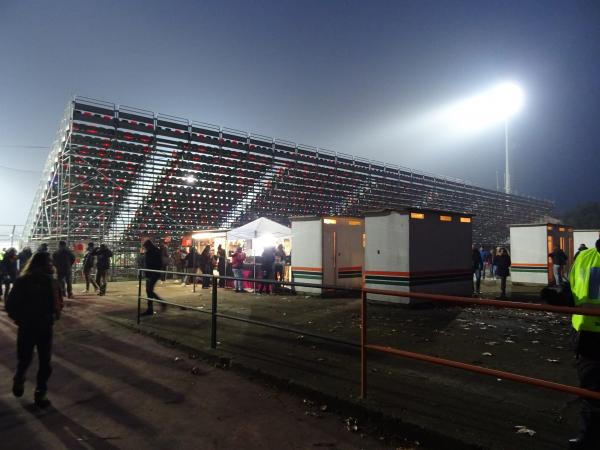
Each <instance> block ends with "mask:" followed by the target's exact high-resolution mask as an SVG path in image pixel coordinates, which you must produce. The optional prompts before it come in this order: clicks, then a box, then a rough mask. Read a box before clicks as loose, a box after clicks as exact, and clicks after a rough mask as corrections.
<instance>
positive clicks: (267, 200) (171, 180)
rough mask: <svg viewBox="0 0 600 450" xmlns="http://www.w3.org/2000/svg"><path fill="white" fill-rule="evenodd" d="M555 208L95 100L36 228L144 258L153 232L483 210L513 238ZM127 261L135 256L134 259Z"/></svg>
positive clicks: (479, 227) (62, 146)
mask: <svg viewBox="0 0 600 450" xmlns="http://www.w3.org/2000/svg"><path fill="white" fill-rule="evenodd" d="M552 207H553V205H552V203H551V202H549V201H546V200H539V199H535V198H531V197H525V196H517V195H507V194H504V193H502V192H497V191H494V190H490V189H484V188H482V187H479V186H475V185H472V184H469V183H467V182H465V181H461V180H458V179H453V178H448V177H443V176H438V175H432V174H426V173H422V172H417V171H414V170H410V169H407V168H403V167H399V166H395V165H393V164H387V163H381V162H375V161H370V160H367V159H364V158H359V157H356V156H351V155H348V154H343V153H338V152H332V151H327V150H323V149H321V148H315V147H310V146H305V145H297V144H295V143H293V142H288V141H284V140H280V139H272V138H269V137H266V136H261V135H258V134H254V133H247V132H243V131H238V130H234V129H230V128H224V127H220V126H216V125H210V124H207V123H202V122H195V121H190V120H187V119H181V118H178V117H173V116H168V115H164V114H156V113H153V112H151V111H146V110H142V109H138V108H132V107H126V106H122V105H121V106H119V105H115V104H113V103H107V102H103V101H98V100H93V99H89V98H85V97H75V98H73V99H72V100H71V101H70V102H69V104H68V107H67V109H66V112H65V115H64V117H63V119H62V121H61V124H60V128H59V130H58V134H57V138H56V141H55V142H54V145H53V146H52V149H51V151H50V154H49V156H48V160H47V162H46V166H45V169H44V174H43V177H42V180H41V183H40V186H39V188H38V191H37V194H36V197H35V199H34V202H33V205H32V207H31V211H30V214H29V217H28V220H27V223H26V226H25V230H24V236H25V238H24V240H25V241H26V242H28V243H30V244H32V245H34V246H35V245H36V243H39V242H41V241H44V242H47V243H49V244H50V245H53V243H55V242H56V241H58V240H61V239H62V240H67V241H69V242H70V243H71V244H75V243H78V242H85V241H88V240H95V241H103V242H107V243H108V244H109V245H111V246H112V247H113V248H114V249H115V250H116V253H117V254H120V255H123V256H124V257H127V256H126V255H134V254H135V253H137V252H138V251H139V246H140V240H141V239H143V238H145V237H146V236H151V237H161V238H169V237H170V238H171V242H173V245H178V243H179V242H180V239H181V237H182V236H183V235H184V234H186V233H189V232H191V231H197V230H203V229H227V228H230V227H234V226H238V225H241V224H244V223H247V222H249V221H251V220H253V219H256V218H257V217H261V216H263V217H268V218H270V219H273V220H276V221H278V222H281V223H284V224H289V217H292V216H305V215H310V216H315V215H327V216H334V215H345V216H357V215H360V214H361V212H363V211H366V210H373V209H382V208H392V209H406V208H414V209H436V210H444V211H456V212H464V213H467V214H472V215H474V216H475V217H474V221H473V229H474V240H475V241H477V242H484V243H489V244H497V243H502V242H506V240H507V239H508V234H509V229H508V224H509V223H527V222H530V221H531V222H534V221H539V220H540V219H541V218H542V217H544V216H546V215H548V214H549V212H550V211H551V209H552ZM123 262H126V261H125V260H123Z"/></svg>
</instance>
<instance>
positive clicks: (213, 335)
mask: <svg viewBox="0 0 600 450" xmlns="http://www.w3.org/2000/svg"><path fill="white" fill-rule="evenodd" d="M210 348H217V277H215V276H214V275H213V277H212V306H211V322H210Z"/></svg>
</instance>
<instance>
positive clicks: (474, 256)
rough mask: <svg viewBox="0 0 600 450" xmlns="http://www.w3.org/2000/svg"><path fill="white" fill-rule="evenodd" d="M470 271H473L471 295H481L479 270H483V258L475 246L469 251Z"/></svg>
mask: <svg viewBox="0 0 600 450" xmlns="http://www.w3.org/2000/svg"><path fill="white" fill-rule="evenodd" d="M471 260H472V265H471V268H472V271H473V277H474V280H473V294H474V295H477V294H481V270H482V269H483V258H482V257H481V252H480V251H479V249H478V248H477V246H476V245H475V244H473V248H472V249H471Z"/></svg>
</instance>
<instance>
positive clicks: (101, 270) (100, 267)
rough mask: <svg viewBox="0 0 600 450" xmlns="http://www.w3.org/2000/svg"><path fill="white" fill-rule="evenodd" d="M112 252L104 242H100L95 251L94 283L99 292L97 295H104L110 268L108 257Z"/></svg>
mask: <svg viewBox="0 0 600 450" xmlns="http://www.w3.org/2000/svg"><path fill="white" fill-rule="evenodd" d="M112 255H113V253H112V252H111V251H110V249H109V248H108V247H107V246H106V245H105V244H100V248H99V249H98V250H97V251H96V284H97V285H98V287H99V289H100V292H98V295H106V285H107V279H106V277H107V275H108V269H110V258H111V257H112Z"/></svg>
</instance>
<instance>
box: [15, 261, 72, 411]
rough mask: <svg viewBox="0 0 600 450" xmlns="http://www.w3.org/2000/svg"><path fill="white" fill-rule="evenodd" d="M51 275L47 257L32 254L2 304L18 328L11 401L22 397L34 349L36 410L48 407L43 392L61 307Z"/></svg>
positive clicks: (57, 290) (45, 389) (49, 369)
mask: <svg viewBox="0 0 600 450" xmlns="http://www.w3.org/2000/svg"><path fill="white" fill-rule="evenodd" d="M53 272H54V269H53V267H52V261H51V259H50V254H49V253H47V252H41V253H36V254H35V255H33V256H32V257H31V259H30V260H29V262H28V263H27V265H26V266H25V267H24V268H23V270H22V272H21V276H20V277H19V278H17V281H16V282H15V287H14V289H13V290H12V291H11V293H10V295H9V298H8V301H7V303H6V311H7V312H8V316H9V317H10V318H11V319H12V320H14V321H15V322H16V324H17V326H18V327H19V330H18V333H17V360H18V363H17V370H16V373H15V376H14V378H13V387H12V392H13V394H14V395H15V397H22V396H23V393H24V390H25V375H26V372H27V369H28V368H29V365H30V364H31V360H32V358H33V349H34V348H36V350H37V354H38V360H39V366H38V373H37V385H36V388H35V393H34V401H35V404H36V405H37V406H38V407H40V408H47V407H48V406H50V404H51V403H50V401H49V400H48V399H47V397H46V391H47V390H48V379H49V378H50V374H51V373H52V366H51V364H50V362H51V359H52V327H53V324H54V321H55V320H56V319H58V318H59V317H60V312H61V310H62V307H63V303H62V296H61V294H60V288H59V286H58V283H57V282H56V280H54V279H53V277H52V275H53Z"/></svg>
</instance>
